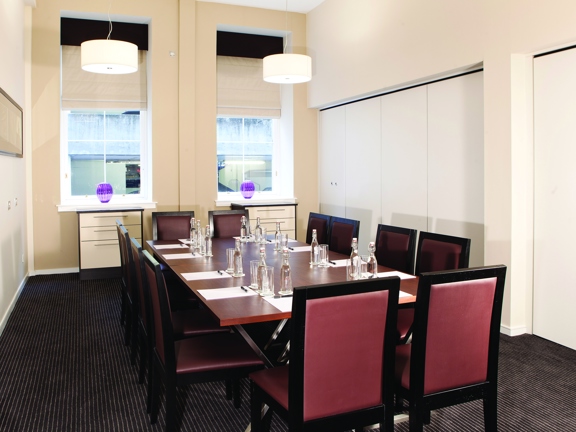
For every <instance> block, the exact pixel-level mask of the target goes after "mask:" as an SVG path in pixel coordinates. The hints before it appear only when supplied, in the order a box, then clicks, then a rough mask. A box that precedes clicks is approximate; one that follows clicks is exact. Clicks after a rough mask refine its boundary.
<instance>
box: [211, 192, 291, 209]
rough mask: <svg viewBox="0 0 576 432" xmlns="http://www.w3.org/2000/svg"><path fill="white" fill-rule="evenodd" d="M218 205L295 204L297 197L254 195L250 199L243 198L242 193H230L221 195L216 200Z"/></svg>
mask: <svg viewBox="0 0 576 432" xmlns="http://www.w3.org/2000/svg"><path fill="white" fill-rule="evenodd" d="M214 203H215V204H216V206H217V207H230V204H232V203H235V204H262V205H266V204H284V203H287V204H295V203H296V198H294V197H278V196H261V197H259V196H257V194H256V195H255V196H253V197H252V198H250V199H245V198H243V197H242V196H241V195H240V194H230V197H227V196H226V195H225V194H223V195H220V196H219V197H218V199H217V200H215V201H214Z"/></svg>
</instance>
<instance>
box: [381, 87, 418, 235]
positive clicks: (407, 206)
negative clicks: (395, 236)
mask: <svg viewBox="0 0 576 432" xmlns="http://www.w3.org/2000/svg"><path fill="white" fill-rule="evenodd" d="M381 109H382V158H381V160H382V223H383V224H386V225H395V226H401V227H405V228H413V229H417V230H418V231H426V230H428V221H427V211H428V203H427V165H426V164H427V157H428V155H427V148H426V143H427V105H426V86H421V87H415V88H413V89H409V90H404V91H401V92H397V93H391V94H388V95H385V96H382V97H381Z"/></svg>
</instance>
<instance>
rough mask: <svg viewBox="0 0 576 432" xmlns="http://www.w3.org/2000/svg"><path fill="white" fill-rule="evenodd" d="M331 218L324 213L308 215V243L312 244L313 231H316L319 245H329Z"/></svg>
mask: <svg viewBox="0 0 576 432" xmlns="http://www.w3.org/2000/svg"><path fill="white" fill-rule="evenodd" d="M330 218H331V216H329V215H325V214H322V213H312V212H310V214H309V215H308V228H307V229H306V243H308V244H310V243H312V230H314V229H315V230H316V239H317V240H318V244H328V240H329V239H330V235H329V234H330V233H329V231H328V230H329V229H330Z"/></svg>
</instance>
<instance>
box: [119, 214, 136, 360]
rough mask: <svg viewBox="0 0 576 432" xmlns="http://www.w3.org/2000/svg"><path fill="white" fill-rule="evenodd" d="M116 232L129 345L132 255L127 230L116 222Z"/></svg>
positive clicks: (133, 321)
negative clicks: (129, 249)
mask: <svg viewBox="0 0 576 432" xmlns="http://www.w3.org/2000/svg"><path fill="white" fill-rule="evenodd" d="M116 230H117V232H118V244H119V245H120V266H121V270H122V290H123V293H122V316H123V317H124V343H125V345H130V343H131V341H132V342H134V338H133V335H134V334H136V313H137V310H136V308H137V307H138V305H137V303H136V298H135V296H134V292H133V291H134V274H133V273H132V268H133V265H132V263H131V262H130V260H131V256H132V254H129V253H128V244H129V242H130V235H129V234H128V230H127V229H126V228H125V227H124V225H122V223H121V222H120V221H116ZM130 359H131V362H132V363H134V362H135V352H134V350H132V354H131V356H130Z"/></svg>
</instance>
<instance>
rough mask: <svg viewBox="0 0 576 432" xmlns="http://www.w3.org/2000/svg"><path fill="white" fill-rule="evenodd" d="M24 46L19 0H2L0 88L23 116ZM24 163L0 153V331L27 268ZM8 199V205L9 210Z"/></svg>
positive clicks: (21, 2)
mask: <svg viewBox="0 0 576 432" xmlns="http://www.w3.org/2000/svg"><path fill="white" fill-rule="evenodd" d="M24 45H25V42H24V3H23V0H2V1H1V2H0V58H1V59H2V63H1V66H0V87H1V88H2V89H3V90H4V91H5V92H6V93H7V94H8V95H9V96H10V97H11V98H12V99H13V100H15V101H16V102H17V103H18V105H20V107H22V108H23V109H24V116H25V118H26V116H27V114H28V112H27V110H26V107H25V102H26V101H25V65H24V57H25V54H24ZM24 156H25V157H26V156H27V155H26V154H25V155H24ZM25 164H26V160H25V158H16V157H11V156H4V155H0V173H2V186H0V227H1V228H0V332H1V330H2V329H3V328H4V325H5V321H6V319H7V316H8V313H9V311H10V309H11V308H12V307H13V304H14V301H15V298H16V295H17V293H18V292H19V290H20V288H21V286H22V284H23V282H24V279H25V277H26V274H27V268H28V267H27V264H26V263H23V262H22V258H24V260H25V261H26V260H27V256H26V169H25ZM8 202H10V204H11V209H10V210H8ZM16 202H17V205H16Z"/></svg>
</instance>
